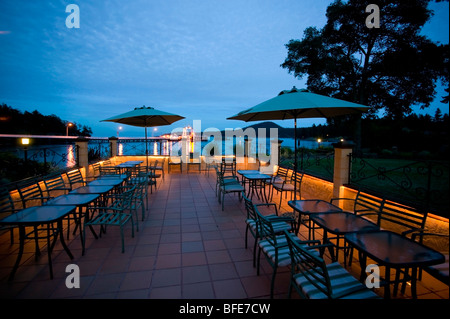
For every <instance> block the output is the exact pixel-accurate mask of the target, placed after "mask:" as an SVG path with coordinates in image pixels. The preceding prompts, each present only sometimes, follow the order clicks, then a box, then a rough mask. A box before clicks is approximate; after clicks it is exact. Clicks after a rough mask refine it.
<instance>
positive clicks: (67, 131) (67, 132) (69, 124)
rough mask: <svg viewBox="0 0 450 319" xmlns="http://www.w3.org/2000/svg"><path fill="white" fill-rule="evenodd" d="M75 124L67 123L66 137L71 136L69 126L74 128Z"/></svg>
mask: <svg viewBox="0 0 450 319" xmlns="http://www.w3.org/2000/svg"><path fill="white" fill-rule="evenodd" d="M72 125H73V124H72V123H70V122H67V123H66V136H69V126H72Z"/></svg>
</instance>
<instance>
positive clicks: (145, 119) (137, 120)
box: [100, 106, 184, 169]
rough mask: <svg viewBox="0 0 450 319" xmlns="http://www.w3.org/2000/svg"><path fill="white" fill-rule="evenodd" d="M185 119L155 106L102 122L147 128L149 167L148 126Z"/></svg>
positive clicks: (138, 109)
mask: <svg viewBox="0 0 450 319" xmlns="http://www.w3.org/2000/svg"><path fill="white" fill-rule="evenodd" d="M182 119H184V117H183V116H180V115H176V114H172V113H168V112H163V111H159V110H156V109H154V108H153V107H145V106H143V107H136V108H135V109H134V110H132V111H129V112H126V113H123V114H119V115H116V116H113V117H110V118H107V119H105V120H102V121H100V122H115V123H121V124H126V125H132V126H139V127H144V128H145V155H146V159H147V169H148V147H147V127H154V126H163V125H170V124H172V123H174V122H176V121H179V120H182Z"/></svg>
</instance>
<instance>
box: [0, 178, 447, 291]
mask: <svg viewBox="0 0 450 319" xmlns="http://www.w3.org/2000/svg"><path fill="white" fill-rule="evenodd" d="M274 202H276V203H278V198H277V197H274ZM283 211H290V209H289V208H288V206H287V205H286V203H284V206H283V207H282V212H283ZM245 215H246V213H245V209H244V204H243V203H241V202H239V200H238V197H237V196H234V195H227V197H226V201H225V210H224V211H222V210H221V206H220V204H219V203H218V201H217V197H216V196H215V174H210V176H207V175H206V174H204V173H201V174H200V173H196V172H190V173H184V174H178V173H173V174H166V175H165V180H164V181H161V183H160V184H159V186H158V189H157V190H156V191H154V192H153V194H151V195H150V198H149V210H148V215H147V218H146V219H145V220H144V221H143V222H142V221H139V232H137V233H136V234H135V237H134V238H132V237H131V229H130V227H127V229H126V230H125V245H126V246H125V253H123V254H122V253H121V242H120V233H119V230H118V229H116V228H112V227H110V228H109V229H108V231H107V233H106V234H105V235H104V236H102V237H101V238H99V239H98V240H96V239H94V238H93V236H92V234H90V233H89V232H87V234H88V236H87V237H88V238H87V243H86V245H87V248H86V253H85V255H84V256H81V244H80V240H79V237H78V235H77V236H75V237H73V236H71V238H70V240H69V248H70V249H71V251H72V253H73V255H74V259H73V260H70V259H69V258H68V256H67V255H66V253H65V252H64V250H62V247H61V245H60V244H59V243H58V244H57V245H56V247H55V251H54V252H53V265H54V274H55V278H54V279H53V280H50V279H49V271H48V264H47V258H46V248H43V249H42V253H43V254H42V256H41V257H40V259H39V260H38V261H35V259H34V254H33V245H31V244H30V245H28V246H27V247H26V251H25V254H24V257H23V259H22V264H21V266H20V267H19V269H18V271H17V273H16V276H15V278H14V280H13V281H12V282H8V281H7V278H8V275H9V273H10V270H11V267H12V265H13V264H14V261H15V258H16V253H17V245H10V242H9V234H8V233H6V234H3V235H2V236H1V238H0V240H1V242H0V245H1V246H0V258H1V259H0V280H1V281H0V297H1V298H17V299H19V298H20V299H28V298H41V299H47V298H50V299H51V298H89V299H91V298H108V299H110V298H116V299H126V298H133V299H134V298H138V299H141V298H145V299H146V298H172V299H182V298H183V299H198V298H201V299H242V298H269V295H270V280H271V275H272V268H271V267H270V266H269V265H268V264H267V263H266V262H265V260H263V259H264V258H262V272H261V275H260V276H257V274H256V269H255V268H254V267H253V265H252V258H253V256H252V245H251V243H252V239H250V241H249V243H250V245H249V248H247V249H246V248H245V247H244V234H245V224H244V219H245ZM300 236H301V234H300ZM68 264H76V265H78V266H79V269H80V278H81V282H80V288H77V289H76V288H73V289H68V288H67V287H66V284H65V281H66V277H67V275H68V273H66V272H65V268H66V266H67V265H68ZM349 270H351V271H352V272H354V273H355V275H356V276H358V275H359V268H358V264H357V263H356V262H355V263H353V265H352V266H351V267H349ZM288 283H289V270H288V269H287V268H285V269H280V270H279V273H278V275H277V279H276V284H275V298H286V297H287V289H288ZM418 295H419V299H439V298H441V299H442V298H444V299H448V296H449V290H448V286H446V285H443V284H441V283H439V282H438V281H436V280H434V279H432V278H430V277H429V276H427V275H426V274H425V275H424V278H423V280H422V281H421V282H419V283H418ZM293 298H298V296H297V295H296V294H295V293H294V294H293ZM398 298H410V292H409V289H408V288H407V291H406V294H405V295H400V296H398Z"/></svg>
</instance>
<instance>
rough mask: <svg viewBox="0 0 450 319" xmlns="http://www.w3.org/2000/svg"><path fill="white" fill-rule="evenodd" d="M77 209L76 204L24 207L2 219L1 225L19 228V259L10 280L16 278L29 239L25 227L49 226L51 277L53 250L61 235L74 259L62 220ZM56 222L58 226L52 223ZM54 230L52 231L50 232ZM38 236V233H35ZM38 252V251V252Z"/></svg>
mask: <svg viewBox="0 0 450 319" xmlns="http://www.w3.org/2000/svg"><path fill="white" fill-rule="evenodd" d="M75 210H76V206H71V205H67V206H51V205H44V206H33V207H29V208H25V209H22V210H20V211H18V212H17V213H14V214H12V215H9V216H7V217H5V218H3V219H2V220H0V225H16V226H17V227H18V228H19V252H18V254H17V259H16V262H15V264H14V267H13V269H12V271H11V274H10V276H9V280H12V279H13V278H14V275H15V273H16V271H17V268H18V267H19V264H20V260H21V259H22V255H23V250H24V245H25V239H27V238H28V237H27V234H26V231H25V227H30V226H31V227H36V226H40V225H45V226H47V236H46V238H47V254H48V265H49V269H50V279H53V266H52V257H51V254H52V251H53V248H54V246H55V244H56V241H57V239H58V236H59V237H60V241H61V244H62V246H63V248H64V250H65V251H66V253H67V255H68V256H69V258H70V259H73V255H72V253H71V252H70V250H69V247H67V245H66V243H65V241H64V236H63V234H62V231H63V226H62V220H63V219H64V218H65V217H66V216H68V215H69V214H71V213H73V212H74V211H75ZM54 224H56V228H53V227H52V225H54ZM50 232H52V233H50ZM35 236H37V234H35ZM51 236H54V239H53V242H52V243H50V237H51ZM37 253H38V252H37Z"/></svg>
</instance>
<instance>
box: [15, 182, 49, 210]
mask: <svg viewBox="0 0 450 319" xmlns="http://www.w3.org/2000/svg"><path fill="white" fill-rule="evenodd" d="M17 190H18V192H19V195H20V199H21V201H22V207H23V208H27V207H32V206H37V205H43V204H44V202H45V201H46V199H48V197H44V193H43V191H42V188H41V186H40V185H39V182H38V181H36V180H27V181H23V182H20V183H19V184H17Z"/></svg>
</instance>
